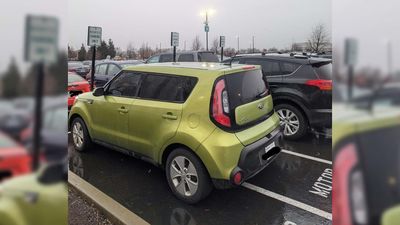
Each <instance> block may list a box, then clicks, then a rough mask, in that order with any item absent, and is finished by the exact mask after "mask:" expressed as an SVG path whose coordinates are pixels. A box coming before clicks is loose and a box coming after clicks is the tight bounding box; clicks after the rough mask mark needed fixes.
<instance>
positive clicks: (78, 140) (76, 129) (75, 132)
mask: <svg viewBox="0 0 400 225" xmlns="http://www.w3.org/2000/svg"><path fill="white" fill-rule="evenodd" d="M72 139H73V140H74V144H75V146H76V147H78V148H81V147H82V145H83V127H82V125H81V124H80V123H79V122H77V123H74V125H73V126H72Z"/></svg>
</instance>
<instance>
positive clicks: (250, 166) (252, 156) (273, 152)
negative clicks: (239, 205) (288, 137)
mask: <svg viewBox="0 0 400 225" xmlns="http://www.w3.org/2000/svg"><path fill="white" fill-rule="evenodd" d="M282 137H283V134H282V130H281V127H280V126H278V127H277V128H276V129H275V130H273V131H272V132H271V133H270V134H268V135H267V136H265V137H263V138H262V139H260V140H258V141H256V142H254V143H252V144H250V145H248V146H246V147H245V148H244V149H243V150H242V152H241V154H240V158H239V162H238V164H237V166H236V167H235V168H233V170H232V171H231V173H230V178H229V180H222V179H213V183H214V186H215V187H216V188H217V189H226V188H230V187H233V186H236V185H238V184H235V182H234V175H235V174H236V173H238V172H240V173H241V174H242V181H241V183H242V182H244V181H246V180H248V179H250V178H252V177H253V176H255V175H257V174H258V173H259V172H261V171H262V170H263V169H265V167H267V166H268V165H269V164H270V163H271V162H272V161H274V159H275V158H276V157H277V156H278V155H279V153H280V151H281V148H280V146H282Z"/></svg>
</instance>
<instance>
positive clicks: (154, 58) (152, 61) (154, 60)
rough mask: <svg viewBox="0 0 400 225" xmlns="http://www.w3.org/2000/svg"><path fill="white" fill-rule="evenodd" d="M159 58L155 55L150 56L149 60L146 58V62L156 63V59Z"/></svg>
mask: <svg viewBox="0 0 400 225" xmlns="http://www.w3.org/2000/svg"><path fill="white" fill-rule="evenodd" d="M159 60H160V56H159V55H156V56H153V57H151V58H150V59H149V60H147V63H158V61H159Z"/></svg>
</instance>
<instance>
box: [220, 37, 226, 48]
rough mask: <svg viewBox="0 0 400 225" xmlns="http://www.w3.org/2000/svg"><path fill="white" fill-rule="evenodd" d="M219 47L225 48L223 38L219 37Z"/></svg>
mask: <svg viewBox="0 0 400 225" xmlns="http://www.w3.org/2000/svg"><path fill="white" fill-rule="evenodd" d="M219 47H221V48H223V47H225V36H219Z"/></svg>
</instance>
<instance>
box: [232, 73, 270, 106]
mask: <svg viewBox="0 0 400 225" xmlns="http://www.w3.org/2000/svg"><path fill="white" fill-rule="evenodd" d="M225 79H226V81H227V86H228V95H229V101H230V106H231V107H232V108H236V107H237V106H240V105H243V104H246V103H249V102H252V101H254V100H256V99H259V98H263V97H265V96H266V95H267V94H268V92H267V84H266V81H265V80H264V78H263V74H262V72H261V70H253V71H247V72H240V73H236V74H230V75H228V76H226V78H225Z"/></svg>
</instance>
